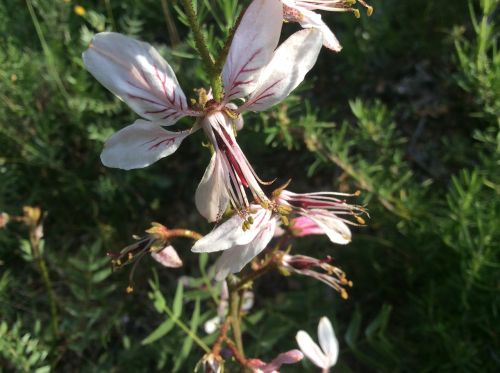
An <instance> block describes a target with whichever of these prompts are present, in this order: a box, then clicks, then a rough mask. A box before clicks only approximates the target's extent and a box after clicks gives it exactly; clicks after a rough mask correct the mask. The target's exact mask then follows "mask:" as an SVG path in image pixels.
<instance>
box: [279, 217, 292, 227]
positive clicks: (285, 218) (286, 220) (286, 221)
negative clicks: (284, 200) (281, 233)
mask: <svg viewBox="0 0 500 373" xmlns="http://www.w3.org/2000/svg"><path fill="white" fill-rule="evenodd" d="M280 219H281V222H282V223H283V225H286V226H288V225H289V224H290V222H289V221H288V218H287V217H286V216H285V215H281V216H280Z"/></svg>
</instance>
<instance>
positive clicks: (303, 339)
mask: <svg viewBox="0 0 500 373" xmlns="http://www.w3.org/2000/svg"><path fill="white" fill-rule="evenodd" d="M295 339H296V340H297V344H298V345H299V347H300V350H301V351H302V352H303V353H304V355H306V356H307V358H308V359H309V360H311V361H312V362H313V363H314V364H315V365H316V366H318V367H320V368H323V369H325V368H328V358H327V357H326V356H325V354H323V352H322V351H321V349H320V348H319V346H318V345H317V344H316V342H314V341H313V340H312V338H311V336H310V335H309V334H307V333H306V332H305V331H303V330H300V331H299V332H298V333H297V335H296V336H295Z"/></svg>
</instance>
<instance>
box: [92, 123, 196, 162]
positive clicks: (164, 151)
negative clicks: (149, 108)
mask: <svg viewBox="0 0 500 373" xmlns="http://www.w3.org/2000/svg"><path fill="white" fill-rule="evenodd" d="M189 133H190V131H182V132H170V131H167V130H164V129H163V128H162V127H160V125H159V123H155V122H148V121H146V120H142V119H138V120H136V121H135V122H134V124H131V125H130V126H127V127H125V128H123V129H121V130H120V131H118V132H116V133H115V134H114V135H113V136H111V137H110V138H109V139H108V140H107V141H106V143H105V144H104V149H103V151H102V153H101V161H102V163H103V164H104V165H105V166H107V167H114V168H121V169H124V170H131V169H133V168H142V167H147V166H149V165H150V164H152V163H154V162H156V161H157V160H159V159H161V158H163V157H166V156H167V155H170V154H172V153H173V152H175V151H176V150H177V148H178V147H179V145H180V144H181V142H182V140H184V139H185V138H186V136H188V135H189Z"/></svg>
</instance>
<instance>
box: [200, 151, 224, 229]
mask: <svg viewBox="0 0 500 373" xmlns="http://www.w3.org/2000/svg"><path fill="white" fill-rule="evenodd" d="M223 172H224V170H223V168H222V164H221V159H220V157H217V153H214V154H212V158H211V159H210V163H209V164H208V167H207V169H206V171H205V174H204V175H203V178H202V179H201V181H200V184H198V189H196V194H195V202H196V208H197V209H198V211H199V212H200V214H201V215H202V216H203V217H204V218H205V219H207V220H208V221H209V222H213V221H217V220H219V219H220V218H221V216H222V214H223V213H224V211H225V210H226V207H227V204H228V202H229V195H228V194H227V190H226V187H225V184H224V174H223Z"/></svg>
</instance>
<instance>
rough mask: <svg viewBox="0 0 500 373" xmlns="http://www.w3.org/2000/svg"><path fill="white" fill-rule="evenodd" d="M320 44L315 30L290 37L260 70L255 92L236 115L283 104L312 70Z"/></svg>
mask: <svg viewBox="0 0 500 373" xmlns="http://www.w3.org/2000/svg"><path fill="white" fill-rule="evenodd" d="M321 40H322V36H321V33H320V32H319V31H318V30H316V29H307V30H301V31H298V32H296V33H295V34H293V35H292V36H290V37H289V38H288V39H287V40H286V41H285V42H284V43H283V44H281V45H280V47H279V48H278V49H277V50H276V52H275V53H274V55H273V58H272V60H271V61H270V62H269V64H268V65H267V66H266V67H265V68H264V69H263V71H262V73H261V75H260V77H259V81H258V83H257V86H256V88H255V90H254V91H253V92H252V94H251V95H250V97H249V98H248V101H247V102H245V103H244V104H243V105H242V106H241V107H240V109H239V111H240V112H241V111H242V110H244V109H248V110H255V111H262V110H266V109H268V108H269V107H271V106H273V105H276V104H277V103H278V102H280V101H282V100H284V99H285V98H286V97H287V96H288V95H289V94H290V92H292V91H293V90H294V89H295V87H297V86H298V85H299V84H300V83H301V82H302V81H303V80H304V77H305V75H306V74H307V73H308V72H309V70H311V68H312V67H313V66H314V64H315V62H316V59H317V58H318V54H319V51H320V50H321Z"/></svg>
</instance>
